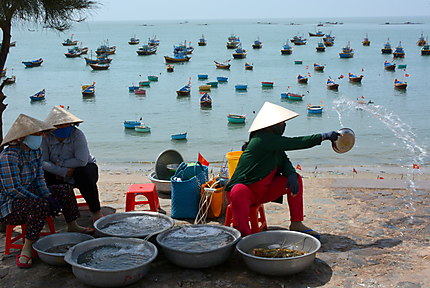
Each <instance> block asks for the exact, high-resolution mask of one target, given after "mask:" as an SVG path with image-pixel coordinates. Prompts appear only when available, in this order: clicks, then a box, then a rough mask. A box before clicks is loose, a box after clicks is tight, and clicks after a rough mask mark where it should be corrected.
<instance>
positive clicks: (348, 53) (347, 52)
mask: <svg viewBox="0 0 430 288" xmlns="http://www.w3.org/2000/svg"><path fill="white" fill-rule="evenodd" d="M339 57H340V58H352V57H354V49H352V48H351V47H350V46H349V41H348V43H347V44H346V46H345V47H343V48H342V52H340V53H339Z"/></svg>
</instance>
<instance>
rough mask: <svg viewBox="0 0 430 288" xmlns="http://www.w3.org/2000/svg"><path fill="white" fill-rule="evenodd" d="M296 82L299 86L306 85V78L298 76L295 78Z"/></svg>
mask: <svg viewBox="0 0 430 288" xmlns="http://www.w3.org/2000/svg"><path fill="white" fill-rule="evenodd" d="M297 82H298V83H301V84H307V83H308V77H305V76H302V75H300V74H299V76H297Z"/></svg>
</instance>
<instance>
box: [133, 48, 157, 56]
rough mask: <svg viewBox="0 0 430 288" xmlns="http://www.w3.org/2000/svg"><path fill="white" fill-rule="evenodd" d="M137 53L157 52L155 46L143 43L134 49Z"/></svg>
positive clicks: (149, 53) (148, 53)
mask: <svg viewBox="0 0 430 288" xmlns="http://www.w3.org/2000/svg"><path fill="white" fill-rule="evenodd" d="M136 53H137V55H140V56H142V55H153V54H155V53H157V46H151V45H143V46H142V47H139V49H137V50H136Z"/></svg>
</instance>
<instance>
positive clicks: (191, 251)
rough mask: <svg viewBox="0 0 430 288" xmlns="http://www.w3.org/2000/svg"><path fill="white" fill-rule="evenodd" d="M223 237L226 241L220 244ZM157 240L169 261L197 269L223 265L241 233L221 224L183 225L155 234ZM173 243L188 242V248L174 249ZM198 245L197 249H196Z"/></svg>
mask: <svg viewBox="0 0 430 288" xmlns="http://www.w3.org/2000/svg"><path fill="white" fill-rule="evenodd" d="M178 233H184V234H185V235H187V236H186V237H183V238H178ZM202 236H203V237H202ZM224 236H227V237H228V238H229V240H228V241H225V242H223V243H222V240H220V239H221V238H222V237H224ZM156 239H157V243H158V245H160V246H161V248H162V250H163V253H164V255H165V256H166V258H167V259H168V260H169V261H170V262H172V263H174V264H176V265H178V266H181V267H185V268H195V269H199V268H208V267H213V266H216V265H219V264H221V263H223V262H225V261H226V260H227V259H228V258H229V257H230V256H231V255H232V254H233V252H234V245H235V244H236V243H237V242H238V241H239V239H240V232H239V231H238V230H236V229H234V228H231V227H227V226H221V225H209V224H205V225H183V226H178V227H175V228H172V229H170V230H167V231H164V232H163V233H160V234H158V235H157V238H156ZM217 239H218V240H219V241H218V240H217ZM214 240H216V241H215V242H214V243H215V245H212V244H208V243H213V241H214ZM196 241H197V242H196ZM217 241H218V243H216V242H217ZM172 242H173V243H174V242H176V243H180V242H183V243H186V242H188V245H190V246H188V247H187V246H181V245H179V246H175V247H174V245H172ZM190 243H191V244H190ZM199 244H202V245H201V246H200V245H199ZM218 244H219V245H218ZM198 246H200V248H198V249H197V248H196V247H198Z"/></svg>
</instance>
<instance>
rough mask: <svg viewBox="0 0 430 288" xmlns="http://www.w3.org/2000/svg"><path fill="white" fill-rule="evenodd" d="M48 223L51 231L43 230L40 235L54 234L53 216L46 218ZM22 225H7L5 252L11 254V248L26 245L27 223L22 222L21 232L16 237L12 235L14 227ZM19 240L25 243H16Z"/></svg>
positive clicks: (19, 247)
mask: <svg viewBox="0 0 430 288" xmlns="http://www.w3.org/2000/svg"><path fill="white" fill-rule="evenodd" d="M46 223H47V224H48V228H49V232H41V233H40V236H46V235H49V234H54V233H56V232H55V226H54V221H53V218H52V217H48V218H46ZM17 226H20V225H6V237H5V242H6V243H5V248H4V254H5V255H9V254H10V249H22V247H23V246H24V236H25V229H27V224H21V233H20V234H19V235H17V236H15V237H13V236H12V234H13V229H14V228H15V227H17ZM18 240H21V241H22V243H23V244H18V243H15V242H17V241H18Z"/></svg>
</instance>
